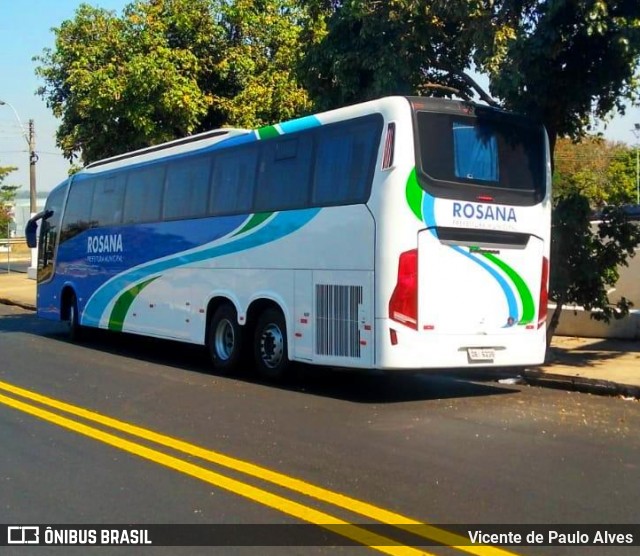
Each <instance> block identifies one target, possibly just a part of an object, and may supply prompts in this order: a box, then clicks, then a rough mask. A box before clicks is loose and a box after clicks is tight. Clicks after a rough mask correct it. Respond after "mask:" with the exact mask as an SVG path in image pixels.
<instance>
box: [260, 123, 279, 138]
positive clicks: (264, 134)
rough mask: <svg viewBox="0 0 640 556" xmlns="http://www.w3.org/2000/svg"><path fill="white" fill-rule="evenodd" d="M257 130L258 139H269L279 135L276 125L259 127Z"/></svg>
mask: <svg viewBox="0 0 640 556" xmlns="http://www.w3.org/2000/svg"><path fill="white" fill-rule="evenodd" d="M257 131H258V136H259V137H260V139H271V138H272V137H278V136H279V135H280V133H279V132H278V130H277V129H276V127H275V126H272V125H267V126H264V127H261V128H260V129H258V130H257Z"/></svg>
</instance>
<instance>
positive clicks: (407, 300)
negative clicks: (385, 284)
mask: <svg viewBox="0 0 640 556" xmlns="http://www.w3.org/2000/svg"><path fill="white" fill-rule="evenodd" d="M389 318H391V319H393V320H395V321H397V322H400V323H402V324H404V325H406V326H410V327H411V328H415V329H416V330H417V329H418V250H417V249H413V250H411V251H406V252H404V253H402V254H401V255H400V259H399V261H398V281H397V282H396V287H395V289H394V290H393V294H391V300H390V301H389Z"/></svg>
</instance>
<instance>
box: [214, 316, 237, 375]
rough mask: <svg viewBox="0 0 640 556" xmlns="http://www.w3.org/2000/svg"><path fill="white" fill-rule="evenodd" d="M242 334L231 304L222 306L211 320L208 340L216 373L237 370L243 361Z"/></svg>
mask: <svg viewBox="0 0 640 556" xmlns="http://www.w3.org/2000/svg"><path fill="white" fill-rule="evenodd" d="M242 333H243V330H242V328H241V327H240V325H239V324H238V315H237V313H236V310H235V308H234V307H233V306H232V305H230V304H229V303H225V304H224V305H220V307H218V308H217V309H216V311H215V312H214V313H213V317H212V318H211V323H210V326H209V338H208V340H207V344H208V347H209V356H210V357H211V362H212V364H213V368H214V370H215V371H216V372H220V373H225V374H226V373H231V372H234V371H236V370H237V368H238V365H239V363H240V361H241V351H242Z"/></svg>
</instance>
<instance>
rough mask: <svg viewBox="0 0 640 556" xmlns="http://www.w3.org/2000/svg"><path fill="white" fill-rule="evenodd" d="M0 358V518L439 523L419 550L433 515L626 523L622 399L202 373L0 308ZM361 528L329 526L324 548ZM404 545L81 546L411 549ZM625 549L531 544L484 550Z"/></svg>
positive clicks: (638, 503) (627, 471)
mask: <svg viewBox="0 0 640 556" xmlns="http://www.w3.org/2000/svg"><path fill="white" fill-rule="evenodd" d="M0 361H1V364H0V523H5V524H6V523H14V524H16V523H40V524H60V523H74V524H78V523H82V524H112V523H131V524H161V523H174V524H175V523H182V524H283V525H288V524H301V523H317V522H323V523H326V522H327V517H326V516H327V515H328V516H331V517H332V518H339V519H340V520H343V521H344V522H345V523H346V524H369V523H373V522H374V521H376V520H378V521H384V520H391V521H394V520H395V522H402V523H410V522H411V521H410V520H415V521H416V522H421V523H430V524H438V526H439V527H438V528H437V529H436V530H435V531H434V532H427V533H424V531H422V532H423V533H424V535H423V537H424V536H425V535H426V536H427V537H428V540H427V541H424V542H423V541H420V542H418V541H416V542H415V543H414V544H413V546H418V545H420V544H421V543H422V544H424V545H427V546H422V548H421V550H424V551H426V552H427V553H430V554H455V553H460V550H456V549H452V548H442V547H437V546H428V545H430V544H435V542H434V540H438V539H441V538H442V535H443V534H445V533H446V532H447V531H451V530H452V526H447V525H444V524H462V525H466V524H487V523H489V524H583V525H584V524H616V523H621V524H629V523H631V524H634V523H635V524H638V523H639V516H640V481H638V476H639V472H640V434H638V431H639V430H640V404H639V403H637V402H632V401H625V400H622V399H615V398H606V397H597V396H590V395H585V394H579V393H568V392H564V391H559V390H549V389H541V388H534V387H529V386H522V385H503V384H499V383H497V382H495V381H494V380H489V379H486V380H478V381H469V380H468V379H464V378H452V377H444V376H439V375H434V374H427V373H423V374H418V373H416V374H400V375H382V376H368V375H364V374H357V373H346V372H336V371H328V370H326V369H325V370H319V369H300V376H299V377H297V378H296V379H295V380H294V381H293V382H292V383H291V384H289V385H287V386H285V387H275V386H272V385H268V384H264V383H261V382H259V381H258V380H257V379H254V378H253V377H252V375H251V373H250V372H249V370H248V371H247V373H246V374H243V375H242V376H240V377H235V378H232V377H224V376H216V375H214V374H211V372H210V370H209V367H208V363H207V359H206V355H205V353H204V350H202V349H199V348H196V347H190V346H185V345H182V344H177V343H172V342H160V341H155V340H149V339H142V338H137V337H134V336H124V335H120V336H118V335H110V334H106V333H101V332H96V333H92V334H91V335H90V336H89V338H88V339H87V340H86V341H85V342H84V343H83V344H71V343H69V342H68V341H67V340H66V337H65V334H64V328H63V327H62V326H61V325H59V324H57V323H49V322H44V321H39V320H37V319H36V318H35V317H34V316H33V313H30V312H28V311H23V310H21V309H19V308H16V307H8V306H2V305H0ZM39 396H40V397H39ZM42 396H44V397H42ZM62 403H64V404H69V405H61V404H62ZM108 418H112V419H116V420H117V421H110V420H108ZM132 427H137V428H132ZM153 433H155V435H156V436H153ZM158 435H161V436H158ZM314 520H315V521H314ZM376 522H377V521H376ZM252 527H253V528H252ZM462 529H463V530H466V527H463V528H462ZM292 531H293V530H292ZM275 532H276V529H275V528H274V534H275ZM258 533H259V531H258V529H256V528H255V525H250V526H247V527H246V528H245V529H242V534H244V535H246V537H247V539H249V540H248V541H247V542H248V543H251V540H250V539H251V536H252V535H253V534H258ZM382 533H384V534H385V535H386V534H387V533H389V535H387V536H390V535H391V534H395V533H393V532H389V531H387V530H384V531H382ZM359 535H361V528H359V527H357V526H354V525H344V526H343V528H342V529H340V531H339V532H338V535H337V536H333V537H330V541H329V542H328V543H327V544H333V545H343V544H348V541H346V539H348V538H351V539H353V538H360V537H359ZM336 539H337V540H336ZM412 540H415V539H414V538H413V537H412ZM343 541H345V542H343ZM468 548H470V547H465V549H468ZM400 549H401V547H383V548H382V549H378V550H375V549H369V548H363V547H353V546H337V547H336V546H320V547H303V546H298V547H289V548H287V549H285V548H282V547H272V548H265V547H261V548H260V549H259V550H258V551H256V548H255V547H242V548H239V547H234V548H230V547H217V548H211V547H207V548H204V547H200V548H198V547H193V548H179V549H177V548H172V547H167V548H159V547H154V548H147V547H145V548H137V549H134V548H127V549H125V548H100V549H98V548H95V549H92V550H94V551H96V552H97V551H100V553H101V554H102V553H110V554H111V553H113V554H137V553H143V554H212V553H213V554H229V553H232V554H236V553H237V554H245V553H246V554H249V553H252V554H253V553H257V552H259V553H260V554H283V553H286V554H310V553H311V554H314V553H319V554H325V553H332V554H333V553H336V552H337V553H345V554H367V553H375V552H389V551H390V552H392V553H407V552H402V551H400ZM0 550H2V553H3V554H20V555H22V554H30V553H34V554H48V553H51V554H61V553H64V554H86V553H87V549H86V548H83V549H80V548H77V549H73V548H63V549H60V548H57V549H56V548H39V549H35V548H32V549H31V551H30V550H29V549H28V548H25V547H12V548H5V549H0ZM396 550H398V551H399V552H398V551H396ZM474 550H475V548H474ZM637 550H638V549H637V547H635V548H626V547H616V548H612V547H606V548H605V547H593V548H585V547H579V548H578V547H576V546H558V547H546V548H543V547H531V546H527V547H507V548H505V549H504V550H503V551H502V552H500V551H498V552H497V553H496V554H506V553H511V554H598V555H599V554H616V555H617V554H636V553H637ZM61 551H62V552H61ZM394 551H396V552H394ZM408 553H410V554H411V552H408ZM474 553H477V554H489V552H484V551H482V550H480V548H478V549H477V551H476V552H474Z"/></svg>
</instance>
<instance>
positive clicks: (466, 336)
mask: <svg viewBox="0 0 640 556" xmlns="http://www.w3.org/2000/svg"><path fill="white" fill-rule="evenodd" d="M38 221H39V225H38V226H37V227H38V229H39V242H38V245H39V259H38V296H37V312H38V315H39V316H40V317H43V318H46V319H53V320H63V321H66V322H68V325H69V330H70V334H71V336H72V337H75V336H77V335H78V333H79V332H80V331H81V330H82V329H83V328H84V327H96V328H102V329H107V330H113V331H118V332H126V333H133V334H141V335H146V336H153V337H157V338H167V339H171V340H180V341H183V342H188V343H192V344H201V345H204V346H207V348H208V350H209V352H210V354H211V359H212V362H213V363H212V364H213V367H214V369H216V370H217V371H219V372H223V371H224V372H227V371H229V372H230V371H233V370H235V369H237V368H238V366H239V365H244V364H247V363H245V356H247V355H249V356H251V357H252V359H253V363H249V364H252V365H254V366H255V368H256V370H257V371H259V372H260V373H262V374H263V375H264V376H265V377H268V378H271V379H279V378H281V377H283V376H284V375H285V373H286V372H287V369H288V368H289V366H290V362H292V361H298V362H305V363H311V364H318V365H324V366H329V367H342V368H344V367H351V368H363V369H386V370H394V369H427V368H452V367H467V366H472V367H486V366H496V367H499V366H514V365H518V366H519V365H529V364H537V363H541V362H542V361H543V359H544V353H545V334H546V317H547V289H548V279H549V235H550V164H549V155H548V141H547V136H546V133H545V131H544V128H543V127H542V126H541V125H539V124H536V123H534V122H532V121H529V120H527V119H525V118H523V117H520V116H517V115H514V114H510V113H507V112H504V111H501V110H497V109H494V108H490V107H487V106H482V105H477V104H473V103H469V102H465V101H454V100H448V99H435V98H426V97H388V98H382V99H379V100H375V101H369V102H365V103H362V104H357V105H354V106H349V107H345V108H340V109H337V110H333V111H329V112H325V113H320V114H316V115H312V116H307V117H303V118H300V119H296V120H292V121H289V122H284V123H280V124H277V125H273V126H267V127H263V128H260V129H257V130H253V131H249V130H237V129H222V130H216V131H212V132H208V133H204V134H200V135H195V136H192V137H187V138H185V139H181V140H177V141H172V142H169V143H166V144H162V145H158V146H155V147H151V148H147V149H143V150H139V151H135V152H131V153H127V154H123V155H120V156H115V157H112V158H108V159H106V160H102V161H99V162H95V163H93V164H90V165H88V166H87V167H86V168H84V169H83V170H82V171H80V172H78V173H77V174H75V175H73V176H72V177H70V178H69V179H68V181H66V182H65V183H63V184H61V185H59V186H58V187H57V188H56V189H54V190H53V191H52V192H51V194H50V195H49V197H48V200H47V203H46V207H45V210H44V211H43V212H42V213H41V214H39V215H36V217H34V219H32V221H31V222H30V224H29V232H28V234H27V235H28V236H29V239H28V240H29V242H30V243H31V244H32V245H34V244H35V242H36V231H35V228H36V222H38Z"/></svg>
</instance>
